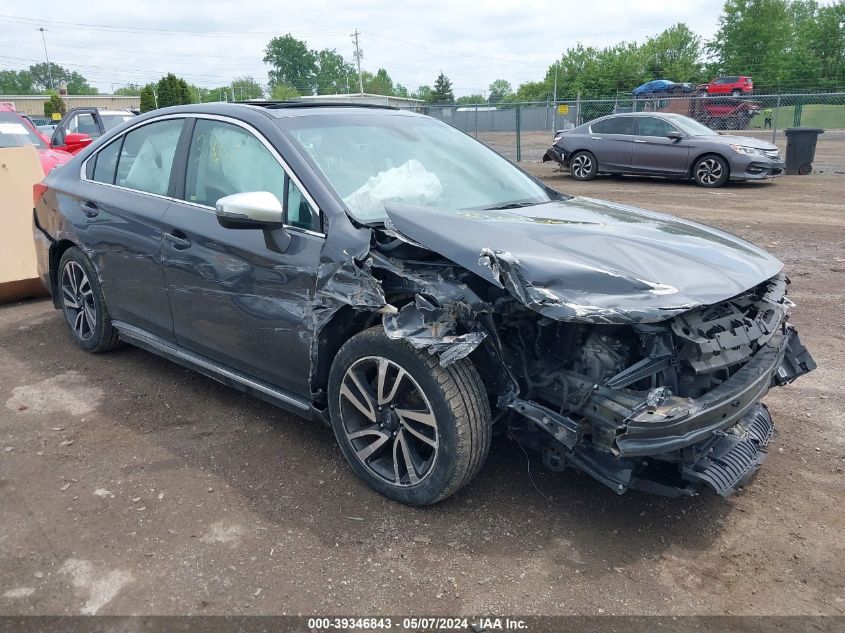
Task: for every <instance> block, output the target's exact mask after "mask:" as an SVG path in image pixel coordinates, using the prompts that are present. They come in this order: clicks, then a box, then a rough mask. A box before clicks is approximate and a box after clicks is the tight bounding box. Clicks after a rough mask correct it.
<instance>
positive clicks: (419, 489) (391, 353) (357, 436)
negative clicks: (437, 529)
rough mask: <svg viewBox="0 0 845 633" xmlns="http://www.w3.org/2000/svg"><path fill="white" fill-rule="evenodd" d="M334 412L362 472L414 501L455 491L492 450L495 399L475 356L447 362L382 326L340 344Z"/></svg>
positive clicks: (386, 491) (350, 457)
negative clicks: (492, 404) (392, 335)
mask: <svg viewBox="0 0 845 633" xmlns="http://www.w3.org/2000/svg"><path fill="white" fill-rule="evenodd" d="M329 412H330V414H331V423H332V428H333V430H334V433H335V437H336V438H337V442H338V444H339V445H340V449H341V451H342V452H343V455H344V457H345V458H346V460H347V462H349V464H350V466H352V469H353V470H354V471H355V473H356V474H357V475H358V477H359V478H360V479H362V480H363V481H364V482H365V483H366V484H367V485H368V486H370V487H371V488H373V489H374V490H376V491H377V492H379V493H381V494H383V495H385V496H387V497H389V498H391V499H394V500H396V501H400V502H402V503H406V504H409V505H416V506H423V505H430V504H433V503H437V502H438V501H441V500H443V499H445V498H446V497H448V496H450V495H452V494H454V493H455V492H456V491H457V490H458V489H460V488H461V487H462V486H464V485H466V484H467V483H468V482H469V481H470V480H471V479H472V478H473V477H474V476H475V475H476V474H477V473H478V471H479V469H480V468H481V466H482V464H483V463H484V460H485V459H486V458H487V453H488V452H489V450H490V438H491V433H492V422H491V419H490V404H489V402H488V400H487V395H486V393H485V391H484V386H483V384H482V382H481V379H480V378H479V376H478V372H477V371H476V369H475V367H474V366H473V364H472V362H471V361H470V360H469V359H466V358H464V359H461V360H458V361H456V362H454V363H452V364H451V365H448V366H447V367H441V366H440V364H439V362H438V358H437V356H435V355H431V354H429V353H428V352H427V351H424V350H417V349H414V348H413V347H411V346H410V345H409V344H408V343H406V342H404V341H401V340H392V339H389V338H388V337H387V336H386V335H385V333H384V330H383V328H382V327H381V326H377V327H374V328H370V329H369V330H365V331H363V332H361V333H359V334H357V335H356V336H354V337H352V338H351V339H350V340H349V341H347V342H346V343H345V344H344V345H343V347H341V349H340V351H339V352H338V354H337V357H336V358H335V361H334V363H333V364H332V368H331V371H330V373H329Z"/></svg>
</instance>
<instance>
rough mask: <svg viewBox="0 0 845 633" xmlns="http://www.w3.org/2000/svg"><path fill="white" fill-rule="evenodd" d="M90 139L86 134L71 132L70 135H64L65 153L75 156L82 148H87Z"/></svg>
mask: <svg viewBox="0 0 845 633" xmlns="http://www.w3.org/2000/svg"><path fill="white" fill-rule="evenodd" d="M93 140H94V139H92V138H91V137H90V136H88V135H87V134H82V133H81V132H71V133H70V134H65V146H66V147H67V151H69V152H70V153H71V154H75V153H76V152H78V151H79V150H81V149H82V148H83V147H87V146H88V145H90V144H91V142H92V141H93Z"/></svg>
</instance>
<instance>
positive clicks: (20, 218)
mask: <svg viewBox="0 0 845 633" xmlns="http://www.w3.org/2000/svg"><path fill="white" fill-rule="evenodd" d="M43 178H44V171H43V170H42V169H41V163H40V161H39V160H38V154H37V153H36V151H35V148H34V147H32V146H31V145H30V146H26V147H3V148H0V222H2V230H0V303H5V302H8V301H16V300H18V299H25V298H27V297H39V296H44V295H45V294H47V291H46V290H45V289H44V287H43V286H42V285H41V282H40V281H39V279H38V269H37V268H36V263H35V244H34V243H33V241H32V186H33V185H34V184H35V183H37V182H39V181H41V180H43Z"/></svg>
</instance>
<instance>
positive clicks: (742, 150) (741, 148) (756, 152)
mask: <svg viewBox="0 0 845 633" xmlns="http://www.w3.org/2000/svg"><path fill="white" fill-rule="evenodd" d="M731 149H732V150H733V151H735V152H737V153H739V154H749V155H751V156H765V155H766V154H765V152H764V151H763V150H761V149H759V148H757V147H748V146H747V145H731Z"/></svg>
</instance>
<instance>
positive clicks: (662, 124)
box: [631, 116, 690, 175]
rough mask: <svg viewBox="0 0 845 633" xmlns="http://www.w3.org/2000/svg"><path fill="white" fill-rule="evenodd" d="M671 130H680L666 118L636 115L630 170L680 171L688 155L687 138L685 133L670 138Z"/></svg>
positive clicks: (674, 172)
mask: <svg viewBox="0 0 845 633" xmlns="http://www.w3.org/2000/svg"><path fill="white" fill-rule="evenodd" d="M671 132H676V133H678V134H682V132H681V131H680V130H678V129H677V128H676V127H675V126H674V125H672V124H671V123H669V122H668V121H666V120H665V119H661V118H659V117H653V116H643V117H637V136H636V138H635V139H634V154H633V158H632V160H631V168H632V171H638V172H643V173H653V174H667V175H683V174H684V173H685V172H686V170H687V161H688V159H689V152H690V143H689V139H688V138H687V137H686V135H684V137H683V138H682V139H674V138H669V136H668V135H669V133H671Z"/></svg>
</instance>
